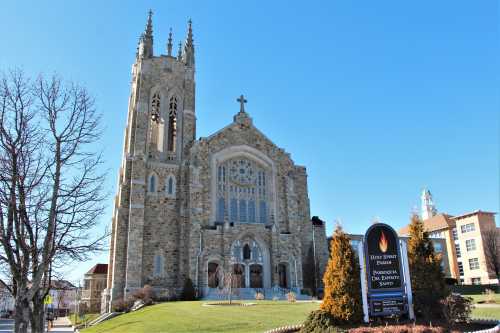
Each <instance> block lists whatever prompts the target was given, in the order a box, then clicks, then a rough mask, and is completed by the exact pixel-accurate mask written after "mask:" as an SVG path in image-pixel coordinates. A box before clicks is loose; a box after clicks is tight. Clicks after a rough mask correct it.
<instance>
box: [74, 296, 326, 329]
mask: <svg viewBox="0 0 500 333" xmlns="http://www.w3.org/2000/svg"><path fill="white" fill-rule="evenodd" d="M252 302H255V303H257V305H255V306H247V307H243V306H238V307H236V306H235V307H227V306H211V307H206V306H202V304H203V303H204V302H203V301H196V302H168V303H162V304H158V305H153V306H149V307H146V308H144V309H142V310H139V311H137V312H132V313H128V314H124V315H121V316H118V317H116V318H113V319H111V320H108V321H106V322H104V323H101V324H99V325H96V326H94V327H91V328H88V329H85V330H82V331H81V332H82V333H132V332H133V333H142V332H144V333H146V332H147V333H155V332H156V333H160V332H161V333H170V332H172V333H173V332H175V333H186V332H207V333H209V332H217V333H223V332H242V333H249V332H263V331H265V330H268V329H271V328H275V327H278V326H283V325H292V324H300V323H302V322H303V321H304V320H305V318H306V317H307V315H308V314H309V312H311V311H312V310H315V309H317V308H318V307H319V303H310V302H309V303H303V302H297V303H288V302H284V301H279V302H273V301H252Z"/></svg>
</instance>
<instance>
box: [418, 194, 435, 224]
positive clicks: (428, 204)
mask: <svg viewBox="0 0 500 333" xmlns="http://www.w3.org/2000/svg"><path fill="white" fill-rule="evenodd" d="M421 199H422V220H424V221H425V220H427V219H430V218H431V217H433V216H434V215H436V214H437V210H436V206H435V205H434V201H433V200H432V194H431V191H429V190H428V189H426V188H424V190H423V191H422V198H421Z"/></svg>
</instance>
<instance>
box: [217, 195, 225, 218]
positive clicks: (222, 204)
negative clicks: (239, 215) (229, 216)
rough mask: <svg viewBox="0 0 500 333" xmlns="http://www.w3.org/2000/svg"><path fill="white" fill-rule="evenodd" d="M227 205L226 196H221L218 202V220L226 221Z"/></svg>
mask: <svg viewBox="0 0 500 333" xmlns="http://www.w3.org/2000/svg"><path fill="white" fill-rule="evenodd" d="M225 205H226V204H225V202H224V198H219V202H217V222H224V213H225Z"/></svg>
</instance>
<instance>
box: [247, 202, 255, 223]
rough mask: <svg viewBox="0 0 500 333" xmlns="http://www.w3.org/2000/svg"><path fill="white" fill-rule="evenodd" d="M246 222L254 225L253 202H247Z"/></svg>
mask: <svg viewBox="0 0 500 333" xmlns="http://www.w3.org/2000/svg"><path fill="white" fill-rule="evenodd" d="M248 222H250V223H255V201H253V200H250V201H249V202H248Z"/></svg>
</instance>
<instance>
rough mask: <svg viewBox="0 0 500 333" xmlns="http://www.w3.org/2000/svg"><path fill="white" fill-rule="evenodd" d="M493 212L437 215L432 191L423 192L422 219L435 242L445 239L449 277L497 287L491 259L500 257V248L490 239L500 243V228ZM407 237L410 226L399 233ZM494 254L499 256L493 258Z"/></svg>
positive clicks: (469, 282)
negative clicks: (495, 239)
mask: <svg viewBox="0 0 500 333" xmlns="http://www.w3.org/2000/svg"><path fill="white" fill-rule="evenodd" d="M495 214H496V213H494V212H486V211H481V210H477V211H473V212H470V213H466V214H461V215H458V216H453V215H449V214H444V213H438V212H437V210H436V208H435V205H434V202H433V199H432V195H431V193H430V191H429V190H424V191H423V193H422V220H423V223H424V228H425V230H426V231H427V232H428V233H429V236H430V237H431V238H433V239H437V238H439V239H444V240H445V241H446V244H445V247H446V252H447V257H448V265H449V272H450V277H452V278H455V279H456V280H457V281H458V282H459V283H461V284H497V283H499V281H498V277H497V276H496V275H495V272H494V270H493V268H492V266H493V265H492V262H491V261H492V260H495V259H496V260H498V258H500V253H498V251H500V248H499V247H498V245H497V247H496V249H495V248H492V247H491V245H489V244H490V243H491V242H489V241H488V239H489V238H490V237H491V236H492V235H494V237H496V238H497V239H498V241H497V243H496V244H500V228H498V227H497V226H496V223H495ZM399 234H400V235H401V236H407V235H408V226H406V227H404V228H402V229H400V230H399ZM492 251H496V252H497V253H498V255H497V256H496V258H495V256H492V255H491V253H492Z"/></svg>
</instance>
